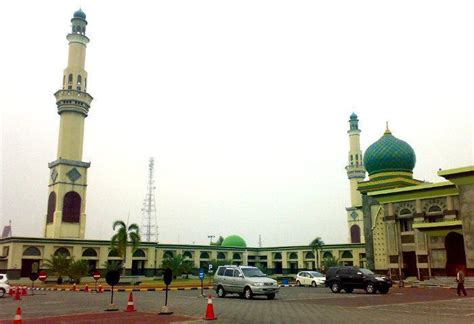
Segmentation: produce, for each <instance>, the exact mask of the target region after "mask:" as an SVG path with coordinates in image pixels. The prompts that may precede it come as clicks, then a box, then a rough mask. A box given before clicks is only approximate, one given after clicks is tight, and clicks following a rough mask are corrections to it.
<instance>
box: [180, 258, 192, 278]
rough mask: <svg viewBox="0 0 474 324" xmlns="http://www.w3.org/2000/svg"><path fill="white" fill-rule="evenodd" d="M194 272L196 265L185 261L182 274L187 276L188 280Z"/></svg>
mask: <svg viewBox="0 0 474 324" xmlns="http://www.w3.org/2000/svg"><path fill="white" fill-rule="evenodd" d="M193 270H194V264H193V262H192V261H187V260H183V263H182V265H181V272H182V273H184V274H186V279H188V278H189V274H190V273H192V272H193Z"/></svg>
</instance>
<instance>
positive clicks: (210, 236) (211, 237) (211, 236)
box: [207, 235, 216, 245]
mask: <svg viewBox="0 0 474 324" xmlns="http://www.w3.org/2000/svg"><path fill="white" fill-rule="evenodd" d="M214 237H216V236H215V235H208V236H207V238H208V239H210V240H211V243H210V244H211V245H212V239H213V238H214Z"/></svg>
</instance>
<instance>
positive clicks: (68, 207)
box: [63, 191, 81, 223]
mask: <svg viewBox="0 0 474 324" xmlns="http://www.w3.org/2000/svg"><path fill="white" fill-rule="evenodd" d="M80 216H81V196H79V194H78V193H77V192H75V191H69V192H68V193H67V194H66V195H64V203H63V222H66V223H79V220H80Z"/></svg>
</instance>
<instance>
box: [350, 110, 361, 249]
mask: <svg viewBox="0 0 474 324" xmlns="http://www.w3.org/2000/svg"><path fill="white" fill-rule="evenodd" d="M360 132H361V131H360V129H359V119H358V118H357V115H356V114H355V113H352V115H351V116H350V119H349V130H348V131H347V133H348V134H349V159H348V165H347V166H346V171H347V177H348V178H349V182H350V188H351V206H350V207H347V208H346V210H347V213H348V215H347V221H348V222H349V237H350V239H349V242H351V243H363V242H364V238H363V232H364V228H363V217H362V195H361V193H360V192H359V191H358V190H357V185H358V183H359V181H362V180H364V178H365V168H364V163H363V159H362V151H361V149H360ZM354 225H355V226H354ZM357 227H358V228H357ZM357 232H358V233H357Z"/></svg>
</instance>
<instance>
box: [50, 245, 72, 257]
mask: <svg viewBox="0 0 474 324" xmlns="http://www.w3.org/2000/svg"><path fill="white" fill-rule="evenodd" d="M54 255H55V256H59V255H63V256H65V257H68V256H71V253H69V250H68V249H66V248H63V247H62V248H59V249H57V250H56V252H54Z"/></svg>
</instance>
